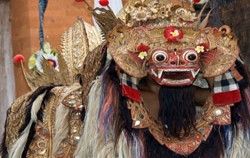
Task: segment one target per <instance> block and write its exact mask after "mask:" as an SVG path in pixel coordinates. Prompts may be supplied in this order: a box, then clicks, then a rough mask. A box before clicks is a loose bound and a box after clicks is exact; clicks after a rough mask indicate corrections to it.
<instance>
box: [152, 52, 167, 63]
mask: <svg viewBox="0 0 250 158" xmlns="http://www.w3.org/2000/svg"><path fill="white" fill-rule="evenodd" d="M152 59H153V61H154V62H155V63H162V62H165V61H166V60H167V59H168V54H167V53H166V52H164V51H156V52H154V54H153V56H152Z"/></svg>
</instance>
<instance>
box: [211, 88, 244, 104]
mask: <svg viewBox="0 0 250 158" xmlns="http://www.w3.org/2000/svg"><path fill="white" fill-rule="evenodd" d="M241 100H242V98H241V94H240V90H234V91H228V92H222V93H216V94H213V102H214V105H215V106H220V105H228V104H234V103H237V102H240V101H241Z"/></svg>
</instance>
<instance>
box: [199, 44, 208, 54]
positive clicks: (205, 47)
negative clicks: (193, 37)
mask: <svg viewBox="0 0 250 158" xmlns="http://www.w3.org/2000/svg"><path fill="white" fill-rule="evenodd" d="M198 46H203V47H204V51H205V52H207V50H208V49H209V46H208V44H207V43H200V44H199V45H198Z"/></svg>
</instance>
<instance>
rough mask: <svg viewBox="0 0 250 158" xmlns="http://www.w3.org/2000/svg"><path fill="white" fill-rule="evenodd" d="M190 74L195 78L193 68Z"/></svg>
mask: <svg viewBox="0 0 250 158" xmlns="http://www.w3.org/2000/svg"><path fill="white" fill-rule="evenodd" d="M191 74H192V76H193V78H195V72H194V70H191Z"/></svg>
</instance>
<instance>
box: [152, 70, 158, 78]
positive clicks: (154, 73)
mask: <svg viewBox="0 0 250 158" xmlns="http://www.w3.org/2000/svg"><path fill="white" fill-rule="evenodd" d="M151 72H152V74H153V75H154V76H155V77H157V74H156V72H155V71H154V70H153V69H151Z"/></svg>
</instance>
